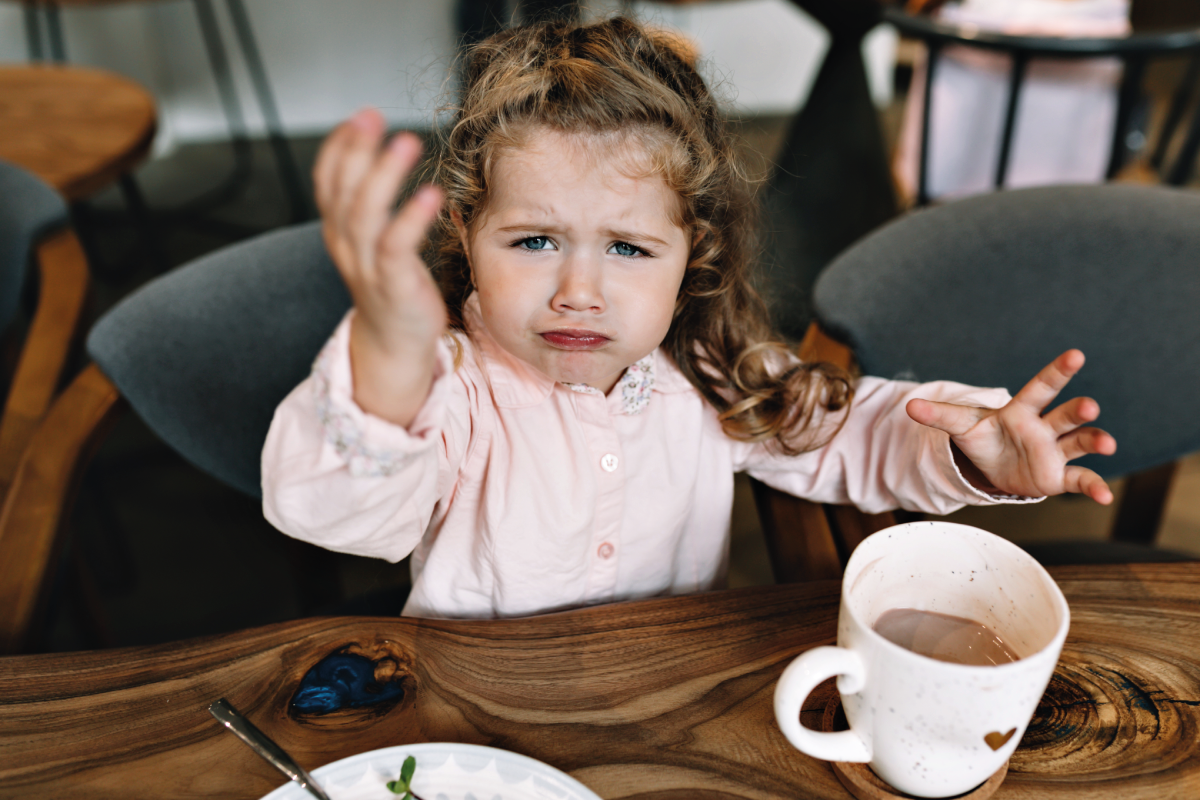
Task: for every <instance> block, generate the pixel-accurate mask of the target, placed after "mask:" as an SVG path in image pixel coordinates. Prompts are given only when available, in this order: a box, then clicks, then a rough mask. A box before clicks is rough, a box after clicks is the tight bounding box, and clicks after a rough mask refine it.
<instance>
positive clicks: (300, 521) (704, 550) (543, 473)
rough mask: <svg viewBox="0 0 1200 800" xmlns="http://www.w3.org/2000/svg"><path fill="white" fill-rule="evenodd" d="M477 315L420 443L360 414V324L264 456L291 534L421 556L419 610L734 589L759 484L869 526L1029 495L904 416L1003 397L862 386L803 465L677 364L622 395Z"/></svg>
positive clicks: (292, 401)
mask: <svg viewBox="0 0 1200 800" xmlns="http://www.w3.org/2000/svg"><path fill="white" fill-rule="evenodd" d="M351 313H353V312H351ZM467 318H468V319H467V321H468V329H469V330H470V336H469V337H468V336H463V335H454V338H453V339H451V338H450V336H447V337H446V339H445V340H444V341H443V343H442V344H441V345H440V348H439V366H438V372H437V375H436V378H435V381H434V384H433V388H432V389H431V391H430V395H429V397H428V399H427V401H426V403H425V405H424V407H423V408H422V410H421V411H420V413H419V414H418V416H417V418H416V419H415V420H414V421H413V423H412V424H411V425H410V426H409V428H408V429H404V428H400V427H398V426H395V425H392V424H389V423H387V422H385V421H383V420H381V419H379V418H377V417H373V416H371V415H370V414H367V413H365V412H364V411H363V410H362V409H360V408H359V407H358V406H357V405H356V404H355V402H354V400H353V388H352V387H353V379H352V376H351V371H350V356H349V324H348V323H349V316H347V319H346V320H343V322H342V324H341V325H340V326H339V327H338V329H337V331H336V332H335V333H334V335H333V336H332V338H331V339H330V340H329V343H328V344H327V345H326V346H325V348H324V349H323V351H322V352H321V355H320V356H319V357H318V359H317V362H316V364H315V366H314V369H313V373H312V375H311V376H310V377H309V378H308V379H306V380H305V381H304V382H303V383H301V384H300V385H299V386H298V387H296V389H295V390H293V391H292V393H291V394H289V395H288V397H287V398H286V399H285V400H284V401H283V403H281V404H280V406H279V408H278V409H277V410H276V412H275V418H274V420H273V422H272V424H271V430H270V433H269V434H268V436H267V441H266V445H265V447H264V449H263V458H262V477H263V511H264V513H265V515H266V518H267V519H268V520H269V521H270V522H271V524H273V525H275V526H276V527H277V528H279V529H280V530H281V531H283V532H284V533H286V534H288V535H290V536H294V537H296V538H298V539H303V540H305V541H309V542H313V543H315V544H318V545H320V546H322V547H326V548H329V549H331V550H337V551H340V552H344V553H353V554H357V555H364V556H375V557H380V558H386V559H388V560H389V561H399V560H400V559H402V558H404V557H405V556H408V555H409V554H412V562H411V564H412V577H413V589H412V593H411V595H410V597H409V600H408V603H407V604H406V605H405V607H404V611H403V613H404V614H407V615H413V616H422V617H476V618H484V617H511V616H522V615H527V614H537V613H542V612H547V611H554V610H560V609H566V608H572V607H576V606H583V605H591V604H596V603H607V602H612V601H617V600H627V599H632V598H641V597H650V596H656V595H676V594H683V593H687V592H697V591H704V590H708V589H713V588H719V587H720V586H721V585H722V584H723V581H724V579H725V574H726V568H727V563H728V556H729V521H730V510H731V508H732V506H733V475H734V473H735V472H739V471H746V472H749V473H750V474H751V475H753V476H754V477H756V478H758V479H759V480H762V481H764V482H765V483H768V484H770V485H772V486H775V487H777V488H779V489H782V490H784V491H787V492H790V493H792V494H795V495H799V496H801V497H805V498H809V499H811V500H816V501H820V502H832V503H854V504H855V505H857V506H858V507H860V508H862V509H863V510H865V511H869V512H877V511H883V510H885V509H891V508H895V507H897V506H900V507H903V508H908V509H915V510H921V511H926V512H931V513H934V514H945V513H948V512H950V511H953V510H954V509H956V508H959V507H961V506H962V505H963V504H966V503H972V504H985V503H994V502H1027V501H1028V500H1027V499H1026V498H995V497H992V496H989V495H987V494H984V493H982V492H979V491H976V490H975V489H973V488H972V487H971V486H970V485H969V484H967V482H966V481H965V480H964V479H963V477H962V475H961V474H960V473H959V471H958V469H957V468H956V467H955V465H954V461H953V457H952V456H951V452H950V447H949V441H948V437H947V436H946V435H945V434H943V433H941V432H939V431H936V430H933V429H931V428H926V427H923V426H921V425H918V424H917V423H915V422H913V421H912V420H911V419H910V418H909V417H908V415H907V413H905V410H904V406H905V403H906V402H907V401H908V400H909V399H911V398H913V397H924V398H928V399H941V400H953V401H956V402H961V403H966V404H971V405H977V406H987V407H997V406H999V405H1002V404H1003V403H1005V402H1006V401H1007V400H1008V394H1007V392H1005V391H1004V390H1002V389H975V388H972V387H968V386H963V385H961V384H955V383H949V382H939V383H928V384H920V385H918V384H914V383H905V382H900V381H886V380H881V379H878V378H862V379H861V380H860V381H859V383H858V386H857V394H856V396H855V399H854V403H853V405H852V407H851V410H850V412H849V414H848V416H847V419H846V423H845V426H844V427H843V428H842V430H841V431H840V432H839V433H838V434H837V435H836V436H835V437H834V438H833V440H832V441H831V442H830V443H829V444H827V445H826V446H825V447H822V448H821V449H819V450H815V451H812V452H808V453H805V454H803V455H800V456H797V457H783V456H779V455H775V454H773V453H771V452H769V451H768V449H767V448H766V447H765V446H764V445H762V444H748V443H746V442H739V441H736V440H733V439H731V438H729V437H728V436H726V435H725V434H724V433H723V432H722V430H721V425H720V423H719V422H718V420H717V414H716V411H715V410H714V409H713V408H712V407H711V406H710V405H709V404H708V403H706V402H705V401H704V399H703V398H702V397H701V396H700V393H699V392H698V391H697V390H696V389H695V388H694V387H693V386H692V385H691V384H690V383H688V381H687V380H686V379H685V378H684V376H683V375H682V374H681V373H680V372H679V370H678V368H676V366H675V365H674V364H673V363H672V362H671V360H670V358H669V357H668V356H667V355H666V354H665V353H664V352H663V351H661V350H658V351H655V352H654V353H652V354H651V355H650V356H648V357H646V358H645V359H643V360H641V361H639V362H638V363H636V364H634V365H633V366H631V367H630V368H629V369H628V370H627V371H626V373H625V375H624V376H623V378H622V379H621V381H620V382H618V384H617V385H616V386H615V387H614V388H613V389H612V391H610V392H609V393H608V395H607V396H604V395H603V394H601V393H600V392H599V391H597V390H595V389H591V388H588V387H582V386H571V385H567V384H561V383H554V382H552V381H551V380H549V379H548V378H546V377H544V376H543V375H541V374H540V373H538V372H536V371H535V370H533V369H532V368H531V367H529V366H527V365H526V364H525V363H524V362H522V361H519V360H518V359H516V358H514V357H513V356H511V355H509V354H508V353H507V352H505V351H504V350H502V349H501V348H500V347H499V346H498V345H497V344H496V343H495V342H494V341H493V340H492V339H491V338H490V337H489V336H488V335H487V333H486V332H485V331H484V330H483V329H482V327H481V326H480V325H479V321H478V310H477V307H476V306H475V305H474V304H473V303H468V308H467ZM455 342H457V346H458V347H460V348H461V350H462V358H461V363H460V364H459V366H458V367H457V368H455V366H454V352H455ZM833 422H834V421H833V420H828V421H826V422H825V423H824V424H833Z"/></svg>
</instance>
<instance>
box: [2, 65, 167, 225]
mask: <svg viewBox="0 0 1200 800" xmlns="http://www.w3.org/2000/svg"><path fill="white" fill-rule="evenodd" d="M157 125H158V116H157V113H156V111H155V106H154V98H153V97H151V95H150V93H149V92H147V91H146V90H145V89H143V88H142V87H141V86H138V85H137V84H136V83H133V82H132V81H130V80H127V79H125V78H122V77H120V76H119V75H114V74H112V73H110V72H104V71H101V70H96V69H83V68H80V67H63V66H58V65H33V66H4V67H0V130H3V131H4V135H3V136H0V159H4V160H6V161H10V162H12V163H14V164H17V165H19V166H22V167H24V168H25V169H27V170H29V171H30V172H32V173H33V174H35V175H37V176H38V177H40V178H42V180H44V181H46V183H48V184H50V185H51V186H53V187H54V188H55V189H57V190H58V191H59V192H60V193H61V194H62V195H63V197H64V198H66V200H67V202H68V203H76V202H78V201H80V200H83V199H85V198H87V197H89V196H90V195H92V194H95V193H96V192H97V191H99V190H100V189H102V188H104V187H105V186H108V185H109V184H112V183H114V182H117V181H118V180H119V179H120V178H122V177H123V176H125V175H127V174H128V173H129V172H130V171H131V170H132V169H133V168H134V167H135V166H136V165H137V164H139V163H140V162H141V161H142V160H143V159H145V157H146V155H147V154H148V153H149V152H150V143H151V142H152V141H153V140H154V132H155V130H156V129H157Z"/></svg>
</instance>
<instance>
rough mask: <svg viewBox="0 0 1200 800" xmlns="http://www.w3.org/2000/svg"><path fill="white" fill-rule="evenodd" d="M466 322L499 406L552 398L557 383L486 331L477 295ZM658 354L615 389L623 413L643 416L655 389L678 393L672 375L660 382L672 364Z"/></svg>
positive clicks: (574, 387)
mask: <svg viewBox="0 0 1200 800" xmlns="http://www.w3.org/2000/svg"><path fill="white" fill-rule="evenodd" d="M463 321H464V322H465V323H466V327H467V332H468V333H469V334H470V337H471V341H472V342H474V343H475V345H476V347H477V349H478V352H479V354H480V356H481V360H482V367H483V370H484V373H485V374H486V375H487V378H488V383H489V384H490V385H491V387H492V396H493V398H494V399H495V401H496V403H497V404H498V405H500V406H504V407H509V408H519V407H523V406H533V405H537V404H538V403H541V402H542V401H543V400H545V399H546V398H547V397H549V396H550V393H551V392H553V391H554V385H555V382H554V381H552V380H550V379H549V378H547V377H546V376H545V375H543V374H542V373H541V372H539V371H538V370H536V369H534V368H533V367H531V366H529V365H528V364H526V363H525V362H524V361H522V360H521V359H519V358H517V357H515V356H513V355H512V354H511V353H509V352H508V351H507V350H505V349H504V348H503V347H501V346H500V345H499V343H498V342H496V340H495V339H493V338H492V337H491V334H489V333H488V332H487V329H486V328H484V326H483V320H482V318H481V316H480V312H479V298H478V296H477V295H474V294H472V295H471V296H470V297H468V298H467V301H466V302H465V303H464V304H463ZM658 353H659V351H658V350H655V351H654V352H653V353H650V354H649V355H647V356H645V357H644V358H642V359H640V360H639V361H637V362H636V363H634V364H631V365H630V366H629V367H628V368H627V369H626V370H625V372H624V373H622V375H621V379H620V380H618V381H617V385H616V386H615V387H613V391H615V392H620V399H621V413H623V414H640V413H641V412H642V411H643V410H644V409H645V408H646V406H647V405H648V404H649V403H650V395H651V392H653V391H654V390H655V389H658V390H659V391H662V390H666V391H673V390H678V389H677V387H675V384H677V383H678V381H672V380H670V377H673V376H672V375H671V374H668V375H667V376H666V377H667V378H668V380H667V382H666V385H664V384H663V382H662V381H661V380H660V373H661V372H662V366H663V363H664V362H669V359H665V358H664V359H661V360H660V359H658V358H657V356H658ZM667 366H668V373H673V372H676V371H677V370H670V368H669V364H668V365H667ZM679 378H680V379H681V380H683V382H684V383H686V379H684V378H683V376H682V375H679ZM562 385H563V386H564V387H565V388H567V389H570V390H571V391H573V392H580V393H583V394H597V395H600V396H602V397H603V396H604V393H603V392H601V391H600V390H599V389H596V388H593V387H591V386H587V385H585V384H578V383H564V384H562ZM668 387H670V388H668Z"/></svg>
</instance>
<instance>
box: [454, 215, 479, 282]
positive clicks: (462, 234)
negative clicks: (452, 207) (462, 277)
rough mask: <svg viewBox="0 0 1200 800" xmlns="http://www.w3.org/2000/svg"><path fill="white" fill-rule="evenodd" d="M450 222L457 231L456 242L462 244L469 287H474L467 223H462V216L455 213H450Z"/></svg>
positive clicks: (473, 268)
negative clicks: (469, 280)
mask: <svg viewBox="0 0 1200 800" xmlns="http://www.w3.org/2000/svg"><path fill="white" fill-rule="evenodd" d="M450 220H451V222H453V223H454V229H455V230H457V231H458V241H459V242H461V243H462V249H463V255H465V256H466V258H467V271H468V273H467V274H468V276H469V277H470V279H471V286H474V285H475V267H473V266H472V265H471V241H470V238H469V237H468V236H467V223H465V222H463V218H462V214H460V213H458V212H457V211H451V212H450Z"/></svg>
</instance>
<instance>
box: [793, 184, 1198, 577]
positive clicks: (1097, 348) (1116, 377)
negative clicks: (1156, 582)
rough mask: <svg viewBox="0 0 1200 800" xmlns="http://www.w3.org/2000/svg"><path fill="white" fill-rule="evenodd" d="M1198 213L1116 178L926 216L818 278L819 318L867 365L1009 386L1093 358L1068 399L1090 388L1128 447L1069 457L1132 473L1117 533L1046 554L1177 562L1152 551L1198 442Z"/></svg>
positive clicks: (1175, 197) (1172, 196)
mask: <svg viewBox="0 0 1200 800" xmlns="http://www.w3.org/2000/svg"><path fill="white" fill-rule="evenodd" d="M1197 219H1200V194H1197V193H1194V192H1188V191H1183V190H1178V189H1172V188H1166V187H1159V186H1133V185H1113V184H1109V185H1103V186H1075V187H1044V188H1036V189H1023V190H1017V191H1011V192H999V193H994V194H987V195H981V196H977V197H974V198H969V199H965V200H960V201H957V202H954V203H949V204H946V205H944V206H939V207H936V208H931V209H925V210H921V211H916V212H913V213H910V214H908V215H906V216H904V217H902V218H900V219H899V220H897V221H895V222H893V223H891V224H889V225H887V226H885V227H883V228H882V229H880V230H879V231H877V232H875V233H873V234H871V235H870V236H868V237H866V238H865V239H864V240H862V241H861V242H859V243H858V244H856V245H855V246H854V247H852V248H850V249H849V250H848V251H847V252H845V253H844V254H843V255H842V256H840V257H839V258H838V259H837V260H835V261H834V262H833V263H832V264H831V265H830V266H829V267H828V268H827V269H826V270H825V271H824V272H823V273H822V274H821V276H820V278H819V279H818V281H817V285H816V289H815V300H816V311H817V323H816V324H817V325H819V326H820V331H821V332H822V333H823V334H825V335H827V336H828V337H830V338H831V339H832V340H834V341H835V342H841V343H844V344H845V345H846V346H847V347H848V348H849V350H850V351H852V352H853V356H854V358H855V359H856V361H857V364H858V367H859V369H860V370H861V371H862V372H863V373H865V374H871V375H880V376H883V377H896V378H906V379H912V380H919V381H925V380H935V379H947V380H956V381H961V382H963V383H968V384H973V385H977V386H1003V387H1005V388H1007V389H1009V391H1011V392H1015V391H1016V390H1018V389H1020V387H1021V386H1023V385H1024V384H1025V382H1027V381H1028V380H1029V379H1030V378H1031V377H1032V376H1033V375H1034V374H1035V373H1036V372H1037V371H1038V370H1039V369H1040V368H1041V367H1042V366H1044V365H1045V364H1046V363H1048V362H1049V361H1050V360H1051V359H1052V358H1054V357H1055V356H1056V355H1058V354H1059V353H1061V352H1063V351H1064V350H1066V349H1068V348H1070V347H1078V348H1080V349H1082V350H1083V352H1084V353H1085V354H1086V355H1087V357H1088V362H1087V365H1086V366H1085V367H1084V369H1083V370H1082V371H1081V372H1080V373H1079V375H1077V376H1076V377H1075V379H1074V380H1072V382H1071V383H1070V385H1069V386H1068V388H1067V390H1066V391H1065V392H1064V396H1063V397H1062V398H1060V399H1061V400H1066V399H1068V398H1069V397H1075V396H1081V395H1088V396H1091V397H1094V398H1095V399H1096V400H1097V401H1098V402H1099V404H1100V407H1101V416H1100V419H1099V420H1098V422H1097V424H1098V425H1100V426H1101V427H1103V428H1105V429H1106V430H1108V431H1109V432H1111V433H1112V434H1113V436H1115V437H1116V439H1117V442H1118V449H1117V453H1116V455H1114V456H1109V457H1100V456H1088V457H1085V458H1083V459H1080V460H1079V461H1077V462H1073V463H1079V464H1082V465H1085V466H1088V467H1090V468H1092V469H1094V470H1096V471H1097V472H1099V473H1100V474H1101V475H1102V476H1104V477H1106V478H1116V477H1121V476H1128V479H1127V483H1126V490H1125V494H1124V498H1123V501H1122V504H1121V507H1120V509H1118V511H1117V516H1116V522H1115V525H1114V529H1113V532H1112V539H1113V541H1114V542H1115V544H1113V543H1109V544H1110V545H1111V546H1109V547H1107V548H1105V547H1096V546H1091V545H1070V546H1057V545H1055V546H1047V547H1042V548H1031V550H1032V551H1033V552H1034V555H1035V556H1037V557H1039V558H1040V559H1043V560H1045V561H1046V562H1047V563H1063V562H1093V561H1098V560H1100V561H1110V562H1111V561H1117V562H1123V561H1132V560H1146V559H1150V560H1173V559H1175V558H1176V557H1177V556H1175V555H1172V554H1170V553H1165V552H1163V551H1161V550H1152V549H1150V546H1151V545H1152V544H1153V542H1154V539H1155V535H1156V533H1157V529H1158V526H1159V522H1160V520H1161V516H1162V510H1163V505H1164V502H1165V499H1166V496H1167V491H1168V489H1169V487H1170V482H1171V476H1172V475H1173V473H1174V469H1175V461H1176V459H1178V458H1179V457H1181V456H1184V455H1187V454H1189V453H1192V452H1195V451H1197V450H1200V415H1197V414H1196V413H1195V408H1194V406H1195V397H1196V396H1197V393H1198V392H1200V315H1198V314H1197V313H1196V309H1197V308H1198V307H1200V271H1197V269H1196V254H1197V253H1200V225H1197V224H1196V220H1197ZM820 335H821V334H818V333H817V332H816V331H814V332H813V338H820ZM844 511H845V510H844V509H843V512H844ZM871 524H873V526H874V527H879V526H880V525H881V524H886V521H884V522H882V523H880V522H878V521H876V522H875V523H871ZM868 528H869V529H868V531H867V532H869V530H870V529H873V528H872V527H871V526H870V525H869V526H868ZM833 533H834V536H835V537H838V536H841V534H840V533H839V532H838V531H837V530H835V531H834V532H833ZM843 538H844V537H843ZM853 544H854V542H853V541H851V542H850V544H849V547H847V546H846V545H845V543H842V550H843V551H844V552H847V554H848V550H849V549H853ZM1089 547H1091V549H1088V548H1089Z"/></svg>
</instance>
